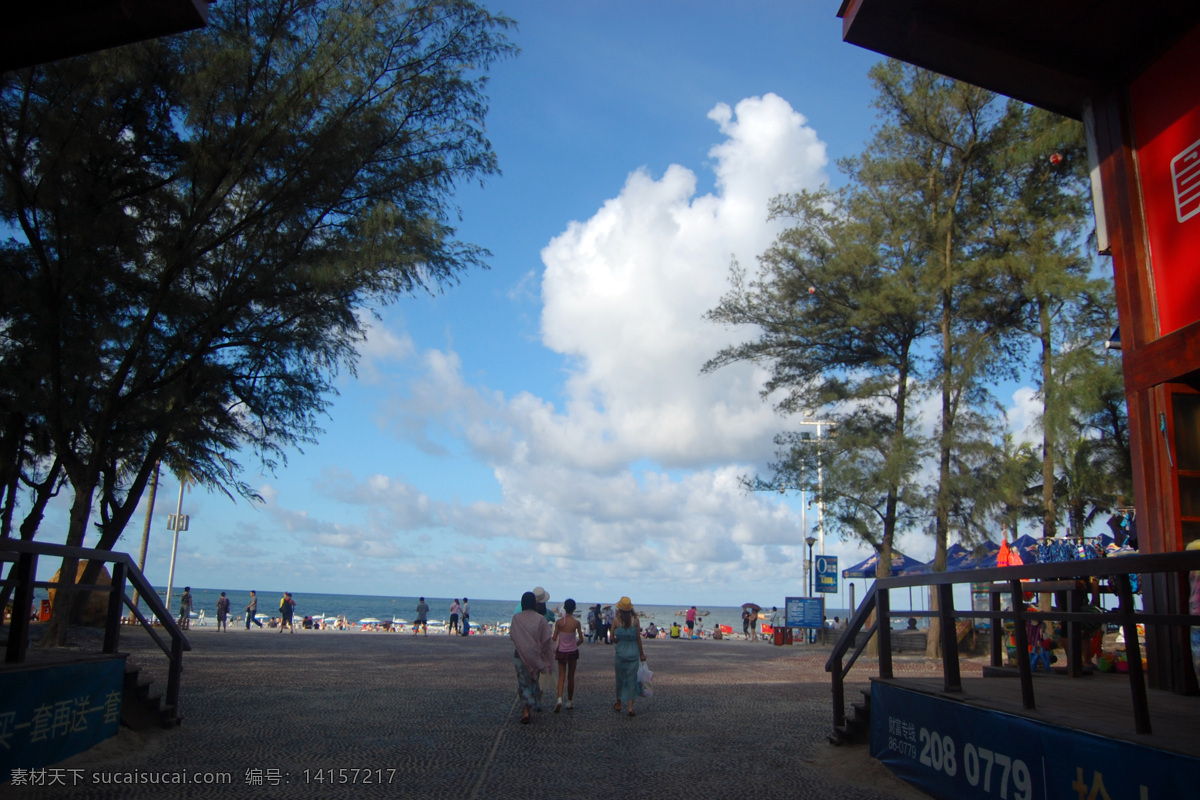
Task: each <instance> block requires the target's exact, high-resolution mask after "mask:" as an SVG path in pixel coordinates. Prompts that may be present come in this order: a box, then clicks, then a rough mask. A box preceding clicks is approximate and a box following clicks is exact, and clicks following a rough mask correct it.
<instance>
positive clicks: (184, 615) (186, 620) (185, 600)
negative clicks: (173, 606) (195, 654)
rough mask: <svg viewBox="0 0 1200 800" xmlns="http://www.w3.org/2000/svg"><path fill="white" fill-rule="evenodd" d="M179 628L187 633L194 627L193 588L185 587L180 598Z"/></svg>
mask: <svg viewBox="0 0 1200 800" xmlns="http://www.w3.org/2000/svg"><path fill="white" fill-rule="evenodd" d="M179 627H181V628H183V629H184V630H185V631H186V630H189V629H190V628H191V627H192V587H190V586H185V587H183V594H182V595H180V597H179Z"/></svg>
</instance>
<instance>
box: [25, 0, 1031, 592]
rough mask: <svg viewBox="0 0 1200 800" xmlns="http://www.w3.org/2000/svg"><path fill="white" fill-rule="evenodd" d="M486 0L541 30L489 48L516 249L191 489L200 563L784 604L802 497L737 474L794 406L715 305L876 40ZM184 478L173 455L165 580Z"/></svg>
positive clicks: (180, 568) (843, 137)
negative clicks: (229, 467)
mask: <svg viewBox="0 0 1200 800" xmlns="http://www.w3.org/2000/svg"><path fill="white" fill-rule="evenodd" d="M485 4H486V5H488V6H489V7H491V8H493V9H494V10H498V11H503V12H505V13H507V14H508V15H510V16H512V17H513V18H515V19H516V20H517V21H518V23H519V27H518V29H516V30H515V31H514V32H513V33H512V38H513V39H514V41H515V42H516V43H517V44H518V45H519V46H520V47H521V49H522V52H521V53H520V55H519V56H518V57H516V58H515V59H513V60H511V61H508V62H505V63H502V64H500V65H498V66H497V67H496V68H495V69H494V70H493V71H492V72H491V83H490V87H489V95H490V97H491V112H490V115H489V117H488V133H489V136H490V138H491V141H492V144H493V146H494V148H495V150H496V152H497V154H498V156H499V159H500V166H501V169H502V171H503V174H502V175H501V176H498V177H495V178H493V179H491V180H490V181H489V182H488V183H487V184H486V186H484V187H483V188H482V189H480V188H479V187H477V186H468V187H462V188H461V189H460V191H459V193H458V195H457V199H458V202H459V203H460V205H461V209H462V214H463V219H462V222H461V225H460V226H459V233H460V237H461V238H462V239H464V240H466V241H470V242H473V243H475V244H478V245H481V246H483V247H485V248H487V249H489V250H490V251H491V252H492V254H493V257H492V258H491V259H490V265H491V269H490V270H488V271H485V272H477V273H474V274H469V275H467V276H465V278H464V280H463V282H462V283H461V284H460V285H458V286H455V287H449V288H448V289H447V290H446V291H445V293H443V294H439V295H437V296H434V297H429V296H425V295H421V296H417V297H413V298H410V299H405V300H403V301H401V302H399V303H397V304H395V305H393V306H391V307H388V308H382V309H376V311H377V312H378V313H379V314H380V319H379V320H378V321H375V322H373V327H372V329H371V333H370V337H369V340H368V342H367V343H366V345H365V346H364V348H363V351H362V359H361V362H360V364H359V368H358V376H357V378H354V377H352V376H350V375H346V374H343V375H342V376H341V377H340V379H339V389H340V395H339V396H338V397H337V398H336V400H335V402H334V403H333V406H332V409H331V417H330V419H328V420H326V424H325V429H326V432H325V434H324V435H323V436H322V437H321V439H320V443H319V444H318V445H316V446H310V447H308V448H306V451H305V452H304V453H293V454H292V455H291V457H290V459H289V463H288V464H287V466H286V467H282V468H281V469H280V470H279V471H278V472H277V473H276V474H274V475H261V476H257V475H256V470H255V465H254V464H253V463H250V462H249V461H247V462H246V464H245V466H247V468H248V470H247V476H248V477H250V478H251V479H252V480H251V483H253V484H254V485H255V486H257V487H258V488H259V491H260V492H261V493H262V495H263V497H264V500H265V502H264V503H262V504H251V503H248V502H246V501H244V500H241V501H238V502H237V503H234V502H231V501H230V500H228V499H227V498H225V497H224V496H222V495H218V494H209V493H207V492H204V491H197V492H189V493H188V494H187V495H186V496H185V499H184V504H183V510H184V512H185V513H187V514H190V515H191V525H190V530H189V531H188V532H187V533H185V534H183V535H182V536H181V540H180V545H179V555H178V559H177V564H176V572H175V581H174V583H175V586H176V587H180V586H182V585H184V584H190V585H193V586H204V587H210V588H218V589H233V590H243V589H248V588H250V587H251V586H257V587H259V588H265V589H284V588H288V589H290V590H291V591H294V592H337V593H355V594H385V595H428V596H435V597H437V596H462V595H463V594H466V595H469V596H473V597H480V598H507V597H515V596H517V595H519V594H520V593H521V592H522V591H524V590H526V589H528V588H529V587H531V586H533V585H536V584H541V585H544V586H546V587H547V588H549V589H550V591H551V593H552V595H554V596H558V597H565V596H567V595H574V596H577V597H579V596H583V597H602V596H612V597H614V598H615V597H619V596H620V595H625V594H627V595H630V596H631V597H633V598H634V600H635V602H642V603H662V604H674V603H678V604H681V605H684V604H691V603H704V604H708V605H738V604H740V603H742V602H744V601H747V600H755V601H757V602H760V603H770V604H779V605H782V599H783V597H784V596H786V595H796V594H803V586H802V582H801V581H802V579H801V569H802V567H801V563H802V560H803V557H804V552H803V550H804V548H803V544H802V542H803V539H804V533H803V531H802V529H801V515H800V512H799V505H800V504H799V502H798V500H797V499H789V498H780V497H778V496H760V495H748V494H746V493H745V492H743V491H742V489H741V488H740V486H739V483H738V477H739V476H740V475H744V474H752V473H754V472H756V471H759V470H762V469H765V466H766V463H767V461H768V460H769V459H770V457H771V453H772V444H771V437H772V435H773V434H774V433H775V432H776V431H778V430H780V429H781V428H782V427H783V426H784V425H785V424H786V423H785V422H784V421H783V420H781V419H779V418H778V417H777V416H776V415H775V414H774V413H773V412H772V411H771V409H770V407H769V405H768V404H765V403H763V402H762V400H761V399H760V397H759V395H758V389H759V386H760V384H761V379H762V375H761V373H759V372H757V371H756V370H754V369H753V368H750V367H737V368H729V369H726V370H723V371H721V372H720V373H717V374H715V375H710V376H701V375H700V372H699V371H700V366H701V365H702V364H703V362H704V360H705V359H706V358H708V357H709V356H711V355H712V354H713V353H715V352H716V351H717V350H718V349H719V348H720V347H722V346H724V345H725V344H728V343H730V342H732V341H735V340H738V339H742V338H746V337H747V336H748V335H749V332H744V331H743V332H738V331H730V330H725V329H722V328H719V327H717V326H713V325H710V324H708V323H706V322H704V321H703V320H702V319H701V315H702V314H703V313H704V311H705V310H707V309H708V308H711V307H712V306H713V305H715V304H716V302H717V301H718V299H719V298H720V296H721V294H722V293H723V292H724V291H725V290H726V288H727V276H728V269H729V265H730V262H731V260H732V259H733V258H737V259H738V260H739V261H741V262H742V263H743V264H744V265H747V266H752V265H753V264H754V259H755V255H756V254H757V253H759V252H761V251H762V250H764V249H765V248H766V246H767V245H769V243H770V242H771V240H772V239H773V237H774V235H775V233H776V232H777V228H775V227H773V226H772V225H769V224H768V223H767V221H766V209H767V201H768V200H769V199H770V198H771V197H772V196H773V195H775V194H778V193H780V192H784V191H795V190H798V189H801V188H815V187H816V186H818V185H820V184H821V183H822V182H826V181H831V180H832V181H834V182H835V183H836V182H837V181H838V180H839V177H838V174H837V170H836V166H835V162H836V160H837V159H838V158H841V157H843V156H847V155H852V154H855V153H857V152H859V151H860V150H861V148H862V146H863V143H864V142H865V141H866V140H867V138H868V137H869V135H870V128H871V126H872V124H873V121H874V111H873V109H872V108H871V100H872V97H873V93H872V91H871V87H870V84H869V82H868V80H867V70H868V69H869V68H870V66H871V65H872V64H873V63H875V62H876V61H877V60H878V57H877V56H876V55H875V54H873V53H869V52H867V51H864V50H860V49H858V48H855V47H853V46H851V45H847V44H843V43H842V42H841V22H840V20H838V19H837V18H836V16H835V14H836V10H837V7H838V5H839V4H838V2H836V0H827V1H826V2H816V1H815V0H812V1H809V0H805V1H803V2H794V1H791V2H765V1H763V0H743V2H738V3H730V2H707V1H705V2H697V1H695V0H692V1H690V2H683V1H682V0H679V1H677V0H656V1H655V2H645V0H641V2H626V1H625V0H619V1H612V0H610V1H609V2H592V1H587V2H581V1H578V0H572V1H571V2H559V3H549V2H515V1H512V0H494V1H490V2H486V3H485ZM1027 399H1028V397H1027ZM177 492H178V484H177V483H176V482H175V480H174V478H173V477H170V476H165V477H164V479H163V484H162V487H161V489H160V492H159V495H158V501H157V504H156V507H155V517H154V521H153V527H152V533H151V539H150V550H149V556H148V560H147V565H146V572H147V574H148V576H149V577H150V579H151V580H152V581H153V582H155V583H157V584H159V585H161V586H165V584H166V581H167V571H168V562H169V559H170V550H171V548H170V543H171V540H170V534H169V533H168V531H167V530H166V515H167V514H168V513H173V512H174V510H175V501H176V494H177ZM56 513H57V514H59V515H62V510H61V508H60V509H58V510H57V512H56ZM62 518H65V517H62ZM52 520H53V517H52V518H51V520H48V521H47V524H46V525H45V526H43V536H44V537H45V538H46V539H48V540H52V539H53V535H52V534H51V532H50V530H48V528H50V527H51V524H52ZM807 521H808V523H809V524H810V526H811V525H812V524H813V522H814V519H813V515H811V514H810V515H809V516H808V518H807ZM141 527H142V526H141V516H140V515H139V516H138V517H135V522H134V523H133V524H131V525H130V528H129V530H128V531H127V532H126V534H125V536H124V538H123V539H122V542H121V544H120V545H118V548H119V549H125V550H128V551H130V552H134V553H136V552H137V549H138V546H139V543H140V539H141ZM89 541H90V540H89ZM901 547H902V548H903V549H905V550H906V551H908V552H910V554H912V555H914V556H917V557H922V556H924V557H928V556H929V555H931V548H932V545H931V544H930V543H928V542H926V541H923V540H921V539H918V538H916V537H914V538H913V540H912V541H911V542H908V541H905V542H902V543H901ZM826 550H827V552H828V553H830V554H836V555H839V557H840V558H841V559H842V562H841V565H842V566H846V565H848V564H850V563H853V562H854V561H857V560H859V559H860V558H862V557H864V556H865V555H866V553H865V551H863V550H862V548H861V547H860V546H859V545H857V544H853V543H842V542H839V541H837V540H836V539H834V538H832V537H831V538H830V539H829V540H828V541H827V545H826Z"/></svg>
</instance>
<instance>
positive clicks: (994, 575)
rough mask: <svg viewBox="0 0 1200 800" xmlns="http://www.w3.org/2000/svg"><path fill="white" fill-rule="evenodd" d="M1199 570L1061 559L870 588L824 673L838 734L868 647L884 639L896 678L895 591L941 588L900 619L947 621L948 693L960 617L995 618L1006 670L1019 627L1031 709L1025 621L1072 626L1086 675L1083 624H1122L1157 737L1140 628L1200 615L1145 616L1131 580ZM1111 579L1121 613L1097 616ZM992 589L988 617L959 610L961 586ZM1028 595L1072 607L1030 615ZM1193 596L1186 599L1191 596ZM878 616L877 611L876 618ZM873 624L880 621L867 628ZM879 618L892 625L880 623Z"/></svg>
mask: <svg viewBox="0 0 1200 800" xmlns="http://www.w3.org/2000/svg"><path fill="white" fill-rule="evenodd" d="M1191 570H1200V551H1187V552H1181V553H1163V554H1155V555H1130V556H1114V557H1109V558H1095V559H1087V560H1081V561H1060V562H1055V563H1052V564H1027V565H1023V566H1017V567H999V568H992V569H978V570H961V571H957V572H941V573H936V572H935V573H927V574H923V575H906V576H902V577H894V578H879V579H877V580H876V581H875V582H874V583H873V584H872V585H871V588H870V589H868V590H867V593H866V595H865V596H864V597H863V601H862V603H861V604H860V605H859V607H858V608H857V609H856V610H855V612H854V615H853V616H852V617H851V618H850V621H849V623H848V624H847V626H846V630H845V631H844V632H843V634H842V636H841V638H840V639H839V640H838V641H837V642H836V643H835V644H834V646H833V651H832V653H831V654H830V656H829V659H828V660H827V661H826V662H825V671H826V672H829V673H831V674H832V677H833V725H834V730H835V732H837V731H839V730H840V729H841V728H843V726H844V725H845V724H846V709H845V680H846V676H847V675H848V674H849V673H850V670H851V669H852V668H853V666H854V664H855V662H856V661H857V660H858V657H859V656H860V655H861V654H862V652H863V650H864V649H865V647H866V645H867V642H868V641H869V640H870V638H871V635H872V634H874V635H877V636H878V642H879V677H880V678H885V679H891V678H892V677H893V675H892V652H891V650H892V648H891V618H892V616H893V614H892V612H891V602H890V600H891V596H890V593H891V591H892V590H893V589H903V588H911V587H926V586H934V587H936V591H937V601H938V602H937V605H938V608H937V609H936V610H934V611H904V612H899V613H898V614H897V615H896V616H904V617H937V618H938V620H939V622H940V631H941V649H942V665H943V667H942V670H943V673H942V674H943V688H944V690H945V691H946V692H961V691H962V678H961V675H960V673H959V664H958V635H957V633H956V629H955V621H956V620H957V619H959V618H975V619H988V620H991V622H992V624H991V664H992V666H993V667H1000V666H1002V664H1003V660H1002V657H1003V653H1004V644H1003V635H1004V631H1003V627H1004V623H1005V622H1006V621H1012V622H1013V623H1014V625H1013V628H1014V630H1013V634H1014V638H1015V640H1016V651H1017V656H1018V657H1017V659H1016V662H1017V671H1018V675H1019V677H1020V682H1019V683H1020V688H1021V702H1022V705H1023V706H1024V707H1025V708H1026V709H1033V708H1035V707H1036V706H1035V697H1034V692H1033V677H1032V668H1031V666H1030V663H1029V657H1028V655H1027V654H1028V649H1029V642H1028V641H1027V634H1026V629H1025V623H1026V622H1027V621H1031V620H1032V621H1053V622H1061V623H1063V624H1064V625H1065V629H1066V633H1067V646H1066V651H1067V668H1068V674H1070V675H1072V676H1078V675H1080V674H1082V666H1081V664H1082V654H1083V644H1084V641H1083V636H1082V634H1081V626H1083V625H1087V624H1095V623H1098V622H1099V623H1104V624H1105V625H1107V623H1109V622H1116V623H1118V624H1119V625H1120V626H1121V628H1122V630H1123V632H1124V636H1125V651H1126V661H1127V662H1128V664H1129V686H1130V697H1131V703H1132V714H1133V719H1134V728H1135V729H1136V730H1137V732H1138V733H1144V734H1148V733H1151V726H1150V712H1149V706H1148V704H1147V698H1146V682H1145V677H1144V675H1143V670H1142V653H1141V645H1140V644H1139V642H1138V635H1137V626H1138V624H1139V623H1141V624H1144V625H1145V626H1146V627H1147V630H1149V629H1151V628H1158V629H1165V630H1166V631H1167V632H1169V631H1170V630H1171V629H1179V628H1183V629H1184V632H1185V634H1186V629H1187V627H1188V626H1191V625H1200V616H1196V615H1191V614H1187V613H1179V614H1150V613H1146V612H1144V611H1138V610H1137V607H1136V605H1135V603H1134V592H1133V587H1132V585H1131V580H1130V576H1132V575H1140V576H1143V578H1144V576H1147V575H1152V574H1156V573H1184V574H1185V575H1186V573H1187V572H1188V571H1191ZM1099 579H1105V580H1107V586H1106V587H1104V588H1106V589H1107V591H1108V592H1109V593H1113V594H1116V596H1117V598H1118V609H1117V611H1115V612H1112V611H1104V612H1099V613H1097V612H1092V611H1086V610H1085V601H1086V595H1087V594H1088V592H1090V591H1092V588H1093V580H1099ZM960 583H966V584H972V583H975V584H978V583H987V584H990V585H991V603H990V606H991V608H990V610H988V611H975V610H969V611H958V610H956V609H955V608H954V586H955V585H956V584H960ZM1026 592H1034V593H1044V592H1052V593H1055V594H1056V595H1057V596H1059V597H1060V598H1061V597H1064V596H1065V600H1066V608H1065V609H1064V610H1053V611H1037V612H1030V611H1026V606H1027V605H1028V604H1027V603H1026V602H1025V600H1024V598H1023V594H1024V593H1026ZM1003 594H1007V595H1009V596H1010V598H1011V607H1010V610H1001V601H1000V597H1001V595H1003ZM1186 596H1187V595H1186V594H1185V595H1184V597H1186ZM872 612H877V613H875V615H874V617H872ZM868 620H874V621H873V622H872V623H871V624H870V626H869V627H868V626H867V622H868ZM879 620H885V623H884V624H880V623H879ZM864 628H866V633H867V635H866V636H864V637H861V642H860V643H859V644H858V646H857V647H856V648H855V650H854V652H853V653H851V652H850V649H851V647H853V646H854V645H855V642H856V641H859V639H860V637H859V636H858V634H859V633H860V632H861V631H863V629H864ZM1178 641H1180V643H1181V646H1183V647H1186V644H1185V643H1186V641H1187V636H1186V635H1184V636H1182V637H1179V639H1178ZM847 654H849V657H848V658H847Z"/></svg>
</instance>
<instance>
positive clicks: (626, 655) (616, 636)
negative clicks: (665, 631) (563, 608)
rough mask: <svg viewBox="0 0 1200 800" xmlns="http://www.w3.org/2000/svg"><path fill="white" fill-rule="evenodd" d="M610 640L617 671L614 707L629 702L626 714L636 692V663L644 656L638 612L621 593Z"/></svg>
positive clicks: (630, 709)
mask: <svg viewBox="0 0 1200 800" xmlns="http://www.w3.org/2000/svg"><path fill="white" fill-rule="evenodd" d="M612 633H613V641H615V642H616V644H617V646H616V648H614V649H615V651H616V652H615V662H614V664H615V667H616V671H617V702H616V703H614V704H613V709H614V710H616V711H617V712H618V713H620V711H621V707H622V703H625V704H627V705H628V711H629V716H631V717H632V716H635V715H634V713H633V700H634V698H636V697H637V694H638V682H637V671H638V664H639V663H640V662H642V661H645V660H646V653H645V652H644V651H643V650H642V626H641V625H640V624H639V622H638V615H637V614H636V613H635V612H634V610H633V603H632V602H631V601H630V599H629V598H628V597H622V598H621V599H620V601H619V602H618V603H617V615H616V619H615V620H614V622H613V632H612Z"/></svg>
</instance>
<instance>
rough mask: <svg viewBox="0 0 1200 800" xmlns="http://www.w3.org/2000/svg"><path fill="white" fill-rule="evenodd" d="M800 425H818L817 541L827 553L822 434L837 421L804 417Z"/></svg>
mask: <svg viewBox="0 0 1200 800" xmlns="http://www.w3.org/2000/svg"><path fill="white" fill-rule="evenodd" d="M804 416H806V417H811V416H813V412H812V411H805V412H804ZM799 424H800V425H816V426H817V541H818V542H819V543H820V545H821V555H825V474H824V470H823V469H822V464H821V461H822V459H821V442H822V440H823V438H824V437H823V436H822V435H821V434H822V433H823V431H824V429H825V428H826V427H832V426H833V425H835V424H836V423H834V422H831V421H830V420H827V419H804V420H801V421H800V422H799ZM801 437H802V438H804V439H807V438H808V435H807V434H801Z"/></svg>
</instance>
